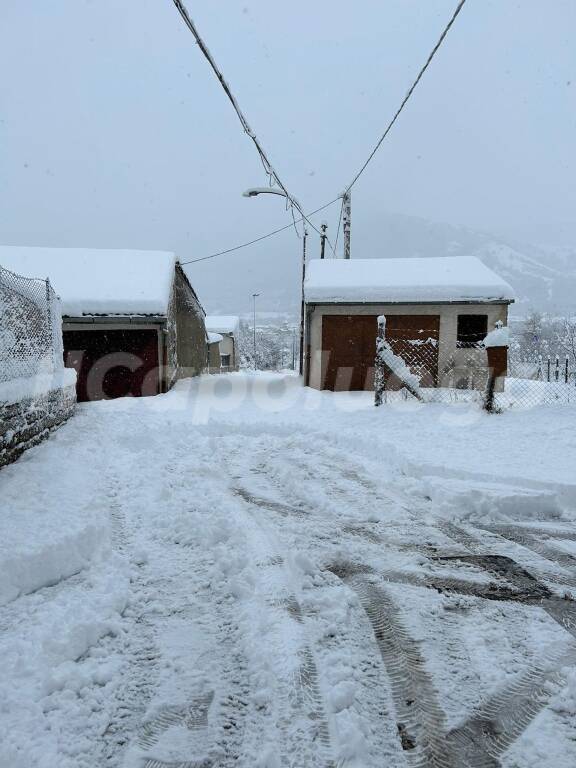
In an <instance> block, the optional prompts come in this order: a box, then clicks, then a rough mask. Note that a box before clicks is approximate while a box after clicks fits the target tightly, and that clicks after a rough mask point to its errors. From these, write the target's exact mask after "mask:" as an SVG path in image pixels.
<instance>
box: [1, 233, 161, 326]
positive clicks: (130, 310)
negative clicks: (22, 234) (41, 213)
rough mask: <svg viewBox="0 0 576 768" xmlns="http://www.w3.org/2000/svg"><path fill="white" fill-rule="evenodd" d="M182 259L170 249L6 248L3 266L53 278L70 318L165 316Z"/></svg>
mask: <svg viewBox="0 0 576 768" xmlns="http://www.w3.org/2000/svg"><path fill="white" fill-rule="evenodd" d="M175 263H176V257H175V256H174V254H173V253H166V252H164V251H124V250H97V249H91V248H25V247H12V246H0V264H2V266H4V267H6V268H7V269H10V270H12V271H14V272H18V273H19V274H21V275H25V276H26V277H36V278H37V277H41V278H42V277H43V278H45V277H49V278H50V282H51V284H52V285H53V286H54V289H55V290H56V292H57V293H58V295H59V296H60V298H61V300H62V313H63V315H66V316H71V317H80V316H82V315H108V314H110V315H165V314H166V313H167V311H168V304H169V301H170V292H171V288H172V283H173V280H174V265H175Z"/></svg>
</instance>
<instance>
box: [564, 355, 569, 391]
mask: <svg viewBox="0 0 576 768" xmlns="http://www.w3.org/2000/svg"><path fill="white" fill-rule="evenodd" d="M569 366H570V361H569V358H568V355H566V361H565V365H564V383H565V384H568V377H569Z"/></svg>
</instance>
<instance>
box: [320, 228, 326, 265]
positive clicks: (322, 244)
mask: <svg viewBox="0 0 576 768" xmlns="http://www.w3.org/2000/svg"><path fill="white" fill-rule="evenodd" d="M320 229H321V230H322V232H321V234H320V258H321V259H323V258H324V251H325V250H326V230H327V229H328V224H326V222H325V221H323V222H322V224H321V225H320Z"/></svg>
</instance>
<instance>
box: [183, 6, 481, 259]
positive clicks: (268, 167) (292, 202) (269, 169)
mask: <svg viewBox="0 0 576 768" xmlns="http://www.w3.org/2000/svg"><path fill="white" fill-rule="evenodd" d="M173 2H174V5H175V6H176V8H177V10H178V11H179V13H180V15H181V16H182V18H183V20H184V22H185V24H186V26H187V27H188V29H189V30H190V32H191V33H192V34H193V36H194V38H195V40H196V42H197V43H198V46H199V48H200V50H201V51H202V53H203V55H204V56H205V58H206V59H207V61H208V63H209V64H210V66H211V68H212V70H213V71H214V73H215V75H216V77H217V78H218V80H219V81H220V84H221V85H222V88H223V89H224V91H225V93H226V95H227V97H228V99H229V100H230V102H231V104H232V106H233V107H234V110H235V111H236V114H237V115H238V119H239V120H240V123H241V125H242V128H243V129H244V132H245V133H246V134H247V135H248V136H249V137H250V138H251V139H252V141H253V142H254V145H255V146H256V150H257V152H258V154H259V156H260V160H261V161H262V165H263V166H264V170H265V171H266V173H267V175H268V176H269V178H270V180H271V182H272V183H276V184H277V185H278V186H279V187H280V189H281V190H282V191H283V192H284V194H285V195H286V199H287V201H288V202H289V206H290V208H291V210H292V219H293V221H292V223H290V224H287V225H286V226H284V227H280V228H279V229H275V230H274V231H273V232H269V233H268V234H266V235H262V236H261V237H257V238H256V239H255V240H250V241H249V242H247V243H242V244H241V245H237V246H234V247H233V248H228V249H226V250H224V251H218V252H217V253H213V254H211V255H210V256H203V257H202V258H200V259H191V260H190V261H184V262H182V264H183V265H185V264H195V263H197V262H199V261H207V260H208V259H214V258H216V257H217V256H223V255H225V254H227V253H232V252H233V251H238V250H240V249H242V248H247V247H248V246H250V245H254V244H255V243H259V242H261V241H262V240H266V239H267V238H269V237H273V236H274V235H277V234H279V233H280V232H284V231H285V230H286V229H290V228H291V227H293V226H295V225H296V224H299V223H300V222H302V221H306V222H307V223H308V224H310V226H311V227H312V228H313V229H314V230H315V231H316V232H318V234H321V233H320V230H319V229H318V228H317V227H316V226H315V224H314V223H313V222H312V221H310V219H309V217H310V216H313V215H314V214H316V213H319V212H320V211H323V210H324V209H325V208H328V207H329V206H330V205H333V204H334V203H335V202H337V201H338V200H340V199H342V198H343V195H344V194H345V193H346V192H349V191H350V190H351V189H352V187H353V186H354V184H356V182H357V181H358V179H359V178H360V176H361V175H362V174H363V173H364V171H365V170H366V168H367V167H368V165H369V164H370V162H371V161H372V159H373V158H374V156H375V155H376V153H377V152H378V150H379V149H380V147H381V146H382V144H383V142H384V140H385V139H386V137H387V136H388V134H389V133H390V131H391V130H392V128H393V126H394V124H395V123H396V121H397V120H398V118H399V117H400V114H401V113H402V111H403V110H404V107H405V106H406V104H407V103H408V101H409V100H410V98H411V96H412V94H413V93H414V91H415V90H416V88H417V86H418V84H419V83H420V81H421V79H422V77H423V76H424V74H425V72H426V70H427V69H428V67H429V66H430V64H431V63H432V60H433V58H434V57H435V55H436V53H437V52H438V50H439V48H440V46H441V45H442V43H443V42H444V39H445V38H446V36H447V34H448V32H449V31H450V29H451V28H452V25H453V24H454V22H455V21H456V19H457V17H458V15H459V14H460V11H461V10H462V8H463V7H464V5H465V3H466V0H460V2H459V3H458V5H457V7H456V10H455V11H454V13H453V14H452V17H451V19H450V21H449V22H448V24H447V25H446V27H445V28H444V30H443V32H442V34H441V35H440V37H439V38H438V41H437V43H436V45H435V46H434V48H433V49H432V51H431V53H430V54H429V56H428V58H427V59H426V62H425V64H424V66H423V67H422V68H421V69H420V71H419V73H418V75H417V77H416V79H415V80H414V82H413V83H412V85H411V86H410V88H409V90H408V92H407V93H406V96H405V97H404V99H403V100H402V103H401V104H400V106H399V107H398V109H397V110H396V112H395V114H394V116H393V117H392V119H391V120H390V122H389V123H388V125H387V126H386V129H385V131H384V133H383V134H382V136H381V137H380V138H379V139H378V141H377V143H376V145H375V146H374V149H373V150H372V152H371V153H370V154H369V156H368V158H367V160H366V162H365V163H364V165H363V166H362V167H361V168H360V170H359V171H358V173H357V174H356V175H355V176H354V178H353V179H352V181H351V182H350V184H349V185H348V186H347V187H346V189H345V191H344V193H343V194H342V195H339V196H338V197H337V198H335V199H334V200H331V201H330V202H329V203H327V204H326V205H324V206H322V207H321V208H317V209H316V210H315V211H312V213H309V214H305V213H304V212H303V210H302V208H301V206H300V204H299V203H298V201H297V200H296V199H295V198H294V197H293V196H292V195H291V194H290V193H289V192H288V190H287V188H286V187H285V186H284V184H283V183H282V181H281V179H280V178H279V176H278V174H277V173H276V171H275V169H274V167H273V166H272V164H271V163H270V161H269V160H268V157H267V155H266V153H265V151H264V149H263V148H262V146H261V144H260V142H259V141H258V138H257V136H256V135H255V134H254V132H253V131H252V129H251V128H250V125H249V123H248V121H247V120H246V117H245V116H244V114H243V112H242V110H241V109H240V106H239V104H238V102H237V101H236V99H235V97H234V95H233V93H232V91H231V89H230V86H229V85H228V83H227V82H226V80H225V79H224V76H223V74H222V72H221V71H220V69H219V68H218V65H217V64H216V62H215V60H214V58H213V57H212V55H211V53H210V51H209V50H208V47H207V46H206V44H205V43H204V41H203V39H202V38H201V36H200V34H199V32H198V30H197V29H196V26H195V24H194V22H193V21H192V19H191V18H190V15H189V14H188V11H187V10H186V7H185V6H184V5H183V3H182V2H181V0H173ZM343 205H344V202H342V209H341V210H340V220H339V223H338V230H337V232H336V241H335V244H334V246H332V244H331V243H330V240H329V239H328V243H329V245H330V246H331V248H332V251H333V252H334V254H336V248H337V246H338V238H339V233H340V226H341V223H342V212H343ZM294 208H296V209H297V210H298V212H299V213H300V214H301V218H299V219H295V218H294V213H293V209H294Z"/></svg>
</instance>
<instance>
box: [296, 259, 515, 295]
mask: <svg viewBox="0 0 576 768" xmlns="http://www.w3.org/2000/svg"><path fill="white" fill-rule="evenodd" d="M304 290H305V295H306V301H309V302H326V303H339V302H341V303H349V302H351V303H355V304H357V303H363V302H380V303H382V304H388V303H397V302H408V303H413V302H414V303H418V302H456V303H457V302H469V301H471V302H486V301H513V300H514V291H513V290H512V288H511V287H510V285H508V283H507V282H506V281H505V280H503V279H502V278H501V277H499V276H498V275H497V274H496V273H495V272H493V271H492V270H491V269H489V268H488V267H487V266H485V265H484V264H483V263H482V262H481V261H480V260H479V259H477V258H476V257H475V256H444V257H438V258H413V259H314V260H312V261H311V262H310V263H309V265H308V268H307V276H306V282H305V287H304Z"/></svg>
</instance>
